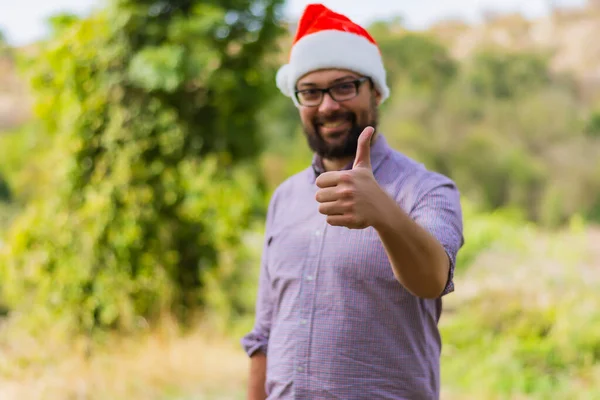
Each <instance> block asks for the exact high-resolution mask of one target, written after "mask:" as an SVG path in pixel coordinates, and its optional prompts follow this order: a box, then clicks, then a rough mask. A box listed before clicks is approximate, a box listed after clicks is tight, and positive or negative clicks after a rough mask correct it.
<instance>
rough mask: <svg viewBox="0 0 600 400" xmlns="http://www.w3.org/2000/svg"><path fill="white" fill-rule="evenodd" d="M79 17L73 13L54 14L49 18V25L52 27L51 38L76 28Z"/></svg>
mask: <svg viewBox="0 0 600 400" xmlns="http://www.w3.org/2000/svg"><path fill="white" fill-rule="evenodd" d="M79 19H80V18H79V17H78V16H77V15H75V14H72V13H59V14H54V15H52V16H50V18H48V20H47V23H48V25H49V26H50V34H51V36H53V37H55V36H59V35H61V34H63V33H64V32H65V31H66V30H68V29H69V28H71V27H72V26H74V25H75V24H76V23H77V22H78V21H79Z"/></svg>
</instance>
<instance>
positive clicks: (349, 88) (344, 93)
mask: <svg viewBox="0 0 600 400" xmlns="http://www.w3.org/2000/svg"><path fill="white" fill-rule="evenodd" d="M331 93H332V94H333V97H334V98H335V99H336V100H347V99H351V98H352V97H354V96H356V85H355V84H354V82H346V83H340V84H339V85H336V86H334V87H332V88H331Z"/></svg>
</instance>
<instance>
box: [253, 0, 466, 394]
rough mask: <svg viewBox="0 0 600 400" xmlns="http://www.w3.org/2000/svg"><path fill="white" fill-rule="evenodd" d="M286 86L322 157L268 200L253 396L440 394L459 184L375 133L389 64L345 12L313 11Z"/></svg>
mask: <svg viewBox="0 0 600 400" xmlns="http://www.w3.org/2000/svg"><path fill="white" fill-rule="evenodd" d="M277 85H278V87H279V88H280V90H281V91H282V92H283V93H284V94H286V95H287V96H290V97H292V100H293V101H294V103H295V104H296V105H297V107H298V110H299V113H300V118H301V121H302V124H303V127H304V130H305V132H306V137H307V139H308V143H309V145H310V147H311V149H312V150H313V151H314V153H315V156H314V159H313V163H312V166H311V167H310V168H307V169H306V170H304V171H302V172H300V173H298V174H296V175H294V176H292V177H291V178H289V179H288V180H287V181H285V182H284V183H283V184H282V185H281V186H280V187H278V188H277V190H276V191H275V193H274V194H273V197H272V199H271V202H270V205H269V209H268V215H267V221H266V237H265V243H264V249H263V258H262V266H261V272H260V278H259V288H258V299H257V305H256V322H255V325H254V328H253V330H252V331H251V332H250V333H248V334H247V335H246V336H245V337H244V338H243V340H242V344H243V346H244V349H245V350H246V352H247V353H248V355H249V356H250V357H251V361H250V364H251V365H250V377H249V387H248V398H249V399H311V400H312V399H343V400H353V399H373V400H375V399H377V400H381V399H394V400H400V399H406V400H430V399H437V398H439V391H440V388H439V387H440V372H439V358H440V352H441V340H440V335H439V332H438V329H437V323H438V319H439V317H440V313H441V297H442V296H443V295H445V294H447V293H450V292H451V291H453V289H454V286H453V281H452V278H453V271H454V262H455V258H456V254H457V252H458V250H459V249H460V247H461V246H462V245H463V234H462V214H461V207H460V202H459V193H458V191H457V189H456V187H455V185H454V183H453V182H452V181H451V180H450V179H448V178H446V177H444V176H442V175H440V174H437V173H434V172H431V171H428V170H426V169H425V168H424V167H423V165H421V164H419V163H417V162H415V161H413V160H411V159H409V158H408V157H406V156H404V155H402V154H401V153H399V152H397V151H395V150H393V149H391V148H390V147H388V145H387V143H386V140H385V138H384V136H383V135H382V134H381V133H378V132H376V128H377V119H378V117H377V108H378V106H379V105H380V104H381V103H382V102H383V101H384V100H385V99H386V98H387V97H388V96H389V89H388V87H387V86H386V82H385V69H384V67H383V63H382V60H381V56H380V53H379V50H378V47H377V44H376V43H375V41H374V40H373V39H372V37H371V36H370V35H369V34H368V33H367V32H366V31H365V30H364V29H363V28H361V27H360V26H358V25H356V24H354V23H353V22H351V21H350V20H349V19H348V18H346V17H344V16H343V15H340V14H337V13H334V12H332V11H331V10H329V9H327V8H326V7H324V6H322V5H319V4H317V5H314V4H313V5H310V6H308V7H307V8H306V10H305V13H304V14H303V16H302V18H301V20H300V23H299V26H298V32H297V34H296V37H295V40H294V45H293V49H292V51H291V56H290V60H289V63H288V64H287V65H285V66H283V67H282V68H281V69H280V71H279V72H278V74H277Z"/></svg>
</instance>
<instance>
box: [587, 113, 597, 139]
mask: <svg viewBox="0 0 600 400" xmlns="http://www.w3.org/2000/svg"><path fill="white" fill-rule="evenodd" d="M585 132H586V134H588V135H589V136H591V137H595V138H600V111H594V112H593V113H592V115H591V116H590V118H589V120H588V123H587V126H586V129H585Z"/></svg>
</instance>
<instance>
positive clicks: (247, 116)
mask: <svg viewBox="0 0 600 400" xmlns="http://www.w3.org/2000/svg"><path fill="white" fill-rule="evenodd" d="M280 3H281V2H280V1H278V0H272V1H250V0H248V1H236V2H230V4H223V2H216V1H215V2H206V1H187V0H186V1H183V0H181V1H176V2H169V3H165V2H159V3H151V4H145V3H140V2H137V1H128V0H119V1H115V2H114V3H113V4H112V5H111V6H110V7H109V8H108V9H107V10H106V11H105V12H102V13H98V14H95V15H93V16H91V17H90V18H87V19H84V20H81V21H69V24H68V25H69V27H68V29H67V31H68V34H60V35H58V36H57V37H56V38H54V39H53V40H52V42H50V43H48V44H47V45H45V46H43V47H44V50H42V53H41V54H39V55H37V58H36V59H37V60H39V62H37V63H35V64H32V65H31V68H32V70H31V73H32V83H33V88H34V90H35V93H36V104H35V107H36V112H37V115H38V117H39V119H40V121H41V122H42V123H43V127H42V128H43V131H44V132H45V133H46V134H47V135H48V137H50V138H51V146H50V147H51V149H52V150H51V151H49V152H48V154H47V156H46V157H44V159H43V160H42V161H40V165H44V166H46V167H49V168H51V171H52V172H51V174H49V176H48V184H49V185H50V186H49V187H51V192H50V191H40V192H37V193H36V194H37V195H38V196H37V197H36V198H35V199H34V200H32V201H31V202H30V204H29V206H28V208H27V209H26V210H25V211H24V212H23V214H22V215H21V216H20V217H19V218H18V219H17V220H16V221H15V222H14V224H13V227H12V229H11V231H10V232H9V235H8V239H7V245H6V248H5V249H4V250H3V251H4V254H3V255H0V266H1V267H2V270H1V272H2V281H3V282H10V284H7V285H5V286H4V287H3V293H2V294H3V298H4V300H5V301H6V302H8V304H9V305H10V306H11V307H12V308H13V309H14V310H15V311H19V312H23V313H25V314H27V315H28V316H29V317H31V318H35V317H36V316H38V317H39V316H41V315H42V314H44V315H52V316H53V318H55V319H56V320H60V321H63V322H64V321H67V325H68V326H70V327H71V328H78V329H83V330H91V329H94V328H106V327H118V328H122V329H134V328H135V327H136V326H137V323H138V319H139V318H150V319H151V318H153V317H156V316H158V315H159V314H160V313H161V312H163V311H167V312H173V313H175V314H176V315H177V316H179V317H181V318H182V321H188V319H187V317H189V316H191V311H193V310H194V309H195V307H197V306H199V305H202V304H204V305H206V303H207V302H209V303H210V299H207V298H206V297H205V296H204V295H203V292H202V289H203V287H204V285H205V284H206V279H207V278H206V277H207V276H209V275H210V271H214V270H216V269H217V268H219V267H220V266H224V267H226V266H229V267H228V268H230V267H232V266H238V265H240V264H241V263H242V262H243V258H244V257H245V254H244V252H243V251H238V250H239V249H241V248H243V243H242V239H243V237H244V236H243V235H244V232H245V231H246V230H247V229H248V227H249V224H250V221H251V218H252V215H253V214H254V213H255V212H256V211H257V210H259V209H260V207H261V206H262V196H261V190H262V189H261V185H260V179H259V178H258V168H257V167H256V165H255V163H254V160H255V159H256V157H257V156H258V154H259V151H260V148H261V141H260V139H259V133H258V125H257V119H256V114H257V112H258V110H259V109H260V107H261V104H263V103H262V101H263V100H262V99H264V101H266V100H267V99H268V97H269V95H270V94H271V90H273V89H272V85H271V81H272V80H273V79H274V71H273V68H272V66H270V65H269V64H268V63H267V62H266V61H265V60H267V59H268V58H267V55H268V53H269V52H270V51H271V49H272V48H273V47H274V44H275V40H276V38H277V36H278V34H279V33H280V28H279V27H278V26H277V17H278V7H279V6H280ZM64 32H66V31H64ZM257 99H261V100H257ZM236 282H237V281H236V279H235V278H232V279H230V280H229V281H228V282H226V283H224V284H225V285H232V286H235V284H236ZM222 290H225V291H226V289H222Z"/></svg>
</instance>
